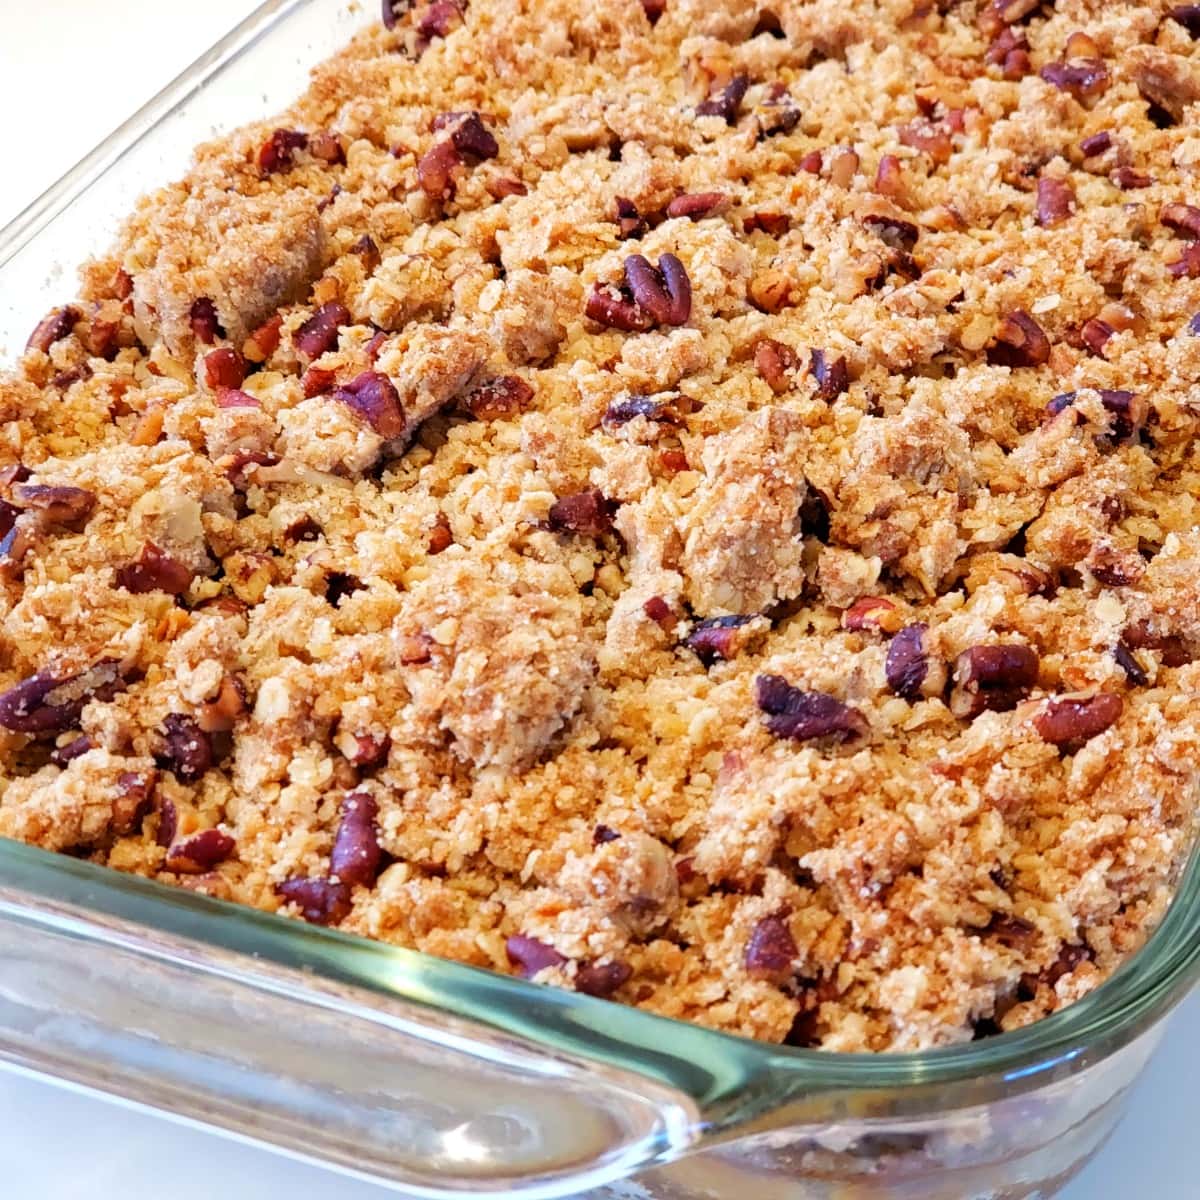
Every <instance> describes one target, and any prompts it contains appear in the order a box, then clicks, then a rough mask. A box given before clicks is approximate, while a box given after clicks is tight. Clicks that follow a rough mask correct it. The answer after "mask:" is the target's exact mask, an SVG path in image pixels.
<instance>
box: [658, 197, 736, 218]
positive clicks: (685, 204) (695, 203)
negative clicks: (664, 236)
mask: <svg viewBox="0 0 1200 1200" xmlns="http://www.w3.org/2000/svg"><path fill="white" fill-rule="evenodd" d="M726 203H727V200H726V197H725V193H724V192H684V193H683V195H682V196H676V197H675V199H674V200H672V201H671V203H670V204H668V205H667V216H668V217H689V218H691V220H693V221H702V220H703V219H704V218H705V217H711V216H714V215H715V214H716V213H719V212H720V211H721V210H722V209H723V208H724V207H725V205H726Z"/></svg>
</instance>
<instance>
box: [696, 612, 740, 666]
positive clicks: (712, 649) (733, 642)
mask: <svg viewBox="0 0 1200 1200" xmlns="http://www.w3.org/2000/svg"><path fill="white" fill-rule="evenodd" d="M753 620H754V617H753V616H749V617H746V616H732V617H708V618H706V619H705V620H703V621H701V622H699V624H697V625H696V627H695V628H694V629H693V630H692V632H691V633H690V634H688V638H687V643H686V645H687V648H688V649H689V650H690V651H691V652H692V653H693V654H695V655H696V657H697V658H698V659H699V660H700V661H701V662H702V663H703V664H704V665H705V666H706V667H710V666H712V664H713V663H714V662H716V661H717V660H718V659H730V658H733V657H734V656H735V655H736V654H737V651H738V647H739V643H740V638H739V637H738V633H737V631H738V630H739V629H740V628H741V627H742V626H743V625H749V624H750V622H751V621H753Z"/></svg>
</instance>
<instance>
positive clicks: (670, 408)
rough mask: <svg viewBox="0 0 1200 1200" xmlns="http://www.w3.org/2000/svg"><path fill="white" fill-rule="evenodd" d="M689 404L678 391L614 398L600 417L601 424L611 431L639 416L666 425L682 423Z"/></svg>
mask: <svg viewBox="0 0 1200 1200" xmlns="http://www.w3.org/2000/svg"><path fill="white" fill-rule="evenodd" d="M687 407H688V405H687V402H686V401H685V399H684V397H682V396H680V395H679V394H678V393H677V392H664V393H662V394H660V395H658V396H636V395H629V396H622V397H621V399H619V400H614V401H613V402H612V403H611V404H610V405H609V406H608V407H607V408H606V409H605V410H604V416H603V417H601V418H600V424H601V425H602V426H603V427H604V429H605V430H607V431H608V432H609V433H612V432H613V431H614V430H617V429H620V428H621V426H622V425H628V424H629V422H630V421H634V420H636V419H637V418H638V417H645V418H646V420H647V421H655V422H661V423H662V424H664V425H681V424H682V423H683V413H684V411H685V410H686V409H687Z"/></svg>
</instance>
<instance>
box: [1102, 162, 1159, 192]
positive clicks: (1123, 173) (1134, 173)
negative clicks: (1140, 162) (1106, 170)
mask: <svg viewBox="0 0 1200 1200" xmlns="http://www.w3.org/2000/svg"><path fill="white" fill-rule="evenodd" d="M1112 177H1113V183H1115V184H1116V185H1117V187H1119V188H1120V189H1121V191H1123V192H1132V191H1136V190H1137V189H1138V188H1147V187H1149V186H1150V185H1151V184H1152V183H1153V182H1154V180H1153V179H1151V178H1150V176H1149V175H1147V174H1146V172H1145V171H1139V170H1137V169H1136V168H1135V167H1130V166H1123V167H1118V168H1117V169H1116V170H1115V171H1114V172H1113V175H1112Z"/></svg>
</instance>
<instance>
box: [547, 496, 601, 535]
mask: <svg viewBox="0 0 1200 1200" xmlns="http://www.w3.org/2000/svg"><path fill="white" fill-rule="evenodd" d="M550 528H551V529H556V530H559V531H564V532H570V533H579V534H582V535H583V536H584V537H601V536H603V535H604V534H606V533H608V532H609V530H610V529H612V506H611V505H610V504H609V502H608V500H607V499H605V496H604V493H603V492H601V491H600V490H599V489H598V488H587V489H586V490H584V491H582V492H574V493H572V494H571V495H568V496H563V497H561V498H560V499H559V500H556V501H555V502H554V503H553V504H552V505H551V506H550Z"/></svg>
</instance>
